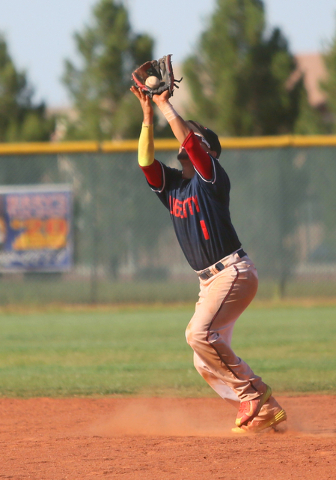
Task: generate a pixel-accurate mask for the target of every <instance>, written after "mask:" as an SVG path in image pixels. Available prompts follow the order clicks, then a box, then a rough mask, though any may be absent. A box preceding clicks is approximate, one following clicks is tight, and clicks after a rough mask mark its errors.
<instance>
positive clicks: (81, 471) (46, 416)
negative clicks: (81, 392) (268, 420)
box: [0, 396, 336, 480]
mask: <svg viewBox="0 0 336 480" xmlns="http://www.w3.org/2000/svg"><path fill="white" fill-rule="evenodd" d="M278 399H279V400H280V402H281V404H282V405H283V407H284V408H285V409H286V411H287V413H288V417H289V419H288V422H287V423H288V429H287V431H286V432H284V433H265V434H262V435H258V436H251V437H239V438H237V437H236V436H233V435H232V434H231V433H230V428H231V426H233V424H234V419H235V414H236V412H235V410H234V409H233V407H231V406H230V405H227V404H226V403H225V402H223V401H222V400H220V399H213V398H207V399H176V398H175V399H173V398H172V399H162V398H149V399H143V398H99V399H91V398H90V399H84V398H69V399H49V398H39V399H28V400H18V399H0V409H1V428H0V431H1V433H0V442H1V445H0V448H1V454H0V478H1V479H2V478H4V479H15V480H19V479H20V480H21V479H34V480H44V479H45V480H61V479H62V480H63V479H71V480H77V479H78V480H79V479H80V480H82V479H125V480H126V479H127V480H133V479H137V480H138V479H141V480H142V479H146V480H161V479H169V480H170V479H171V480H195V479H197V480H198V479H199V480H207V479H211V480H219V479H229V480H234V479H239V480H247V479H251V478H258V479H267V480H278V479H284V480H288V479H305V480H310V479H314V480H315V479H316V478H319V479H323V480H326V479H334V478H335V476H336V416H335V411H336V396H306V397H291V398H290V397H278Z"/></svg>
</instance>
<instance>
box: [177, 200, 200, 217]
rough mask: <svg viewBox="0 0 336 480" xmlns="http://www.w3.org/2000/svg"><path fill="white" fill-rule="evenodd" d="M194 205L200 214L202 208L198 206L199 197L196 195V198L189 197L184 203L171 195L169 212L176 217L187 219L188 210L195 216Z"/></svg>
mask: <svg viewBox="0 0 336 480" xmlns="http://www.w3.org/2000/svg"><path fill="white" fill-rule="evenodd" d="M193 205H194V208H195V209H196V212H197V213H199V212H200V208H199V205H198V199H197V195H195V197H189V198H187V199H186V200H183V201H182V200H178V199H177V198H172V197H171V195H169V210H170V214H171V215H174V217H178V218H187V216H188V210H189V213H190V215H194V210H193ZM187 207H188V208H187Z"/></svg>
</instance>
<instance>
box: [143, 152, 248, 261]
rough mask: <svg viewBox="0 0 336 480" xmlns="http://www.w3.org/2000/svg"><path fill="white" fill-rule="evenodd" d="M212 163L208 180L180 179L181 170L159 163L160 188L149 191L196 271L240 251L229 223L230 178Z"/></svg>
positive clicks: (196, 177)
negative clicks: (160, 168) (166, 211)
mask: <svg viewBox="0 0 336 480" xmlns="http://www.w3.org/2000/svg"><path fill="white" fill-rule="evenodd" d="M212 162H213V178H212V179H211V180H205V179H203V178H202V177H201V176H200V174H199V173H196V174H195V175H194V177H193V178H192V179H183V178H182V172H181V171H180V170H177V169H174V168H170V167H167V166H166V165H164V164H162V163H161V166H162V170H163V186H162V188H161V189H160V190H158V189H155V188H153V187H152V190H153V191H154V192H155V193H156V194H157V196H158V197H159V199H160V200H161V202H162V203H163V204H164V206H165V207H166V208H168V210H169V212H170V217H171V219H172V221H173V225H174V229H175V233H176V236H177V239H178V241H179V244H180V245H181V248H182V250H183V253H184V255H185V256H186V259H187V260H188V262H189V264H190V266H191V267H192V268H193V269H194V270H197V271H198V270H204V269H205V268H207V267H209V266H210V265H213V264H215V263H217V262H218V261H219V260H221V259H222V258H224V257H226V256H227V255H230V254H231V253H232V252H234V251H236V250H238V249H239V248H240V247H241V243H240V241H239V239H238V236H237V234H236V231H235V229H234V227H233V225H232V223H231V217H230V211H229V203H230V180H229V177H228V175H227V173H226V172H225V170H224V168H223V167H222V166H221V165H220V163H219V161H218V160H217V159H215V158H212ZM196 172H197V171H196Z"/></svg>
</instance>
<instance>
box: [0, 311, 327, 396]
mask: <svg viewBox="0 0 336 480" xmlns="http://www.w3.org/2000/svg"><path fill="white" fill-rule="evenodd" d="M192 313H193V307H192V306H176V307H138V308H135V307H134V308H119V309H117V308H115V309H113V308H110V309H108V308H107V309H105V310H102V309H91V310H87V311H85V310H84V307H82V309H81V310H78V311H76V310H72V311H71V310H69V309H68V310H66V309H64V310H63V311H62V310H59V311H56V310H55V311H35V312H31V313H29V312H27V313H17V312H14V313H13V312H12V313H10V312H6V311H3V312H2V313H1V315H0V344H1V348H0V385H1V392H0V393H1V395H2V396H15V397H30V396H74V395H78V396H84V395H93V396H96V395H155V396H158V395H160V396H163V395H170V396H215V393H213V392H212V390H211V389H210V387H208V386H207V384H206V383H205V382H204V381H203V380H202V379H201V377H200V376H199V375H198V373H197V372H196V371H195V370H194V367H193V364H192V350H191V349H190V347H189V346H188V345H187V344H186V342H185V339H184V330H185V327H186V325H187V323H188V321H189V319H190V317H191V316H192ZM335 339H336V306H315V307H303V306H282V307H281V306H278V307H268V308H266V307H263V306H260V307H259V306H258V305H257V306H252V307H250V308H249V309H248V310H247V311H246V312H245V313H244V315H243V316H242V317H241V319H240V320H239V321H238V322H237V324H236V328H235V332H234V338H233V346H234V348H235V350H236V352H237V354H238V355H239V356H241V357H242V358H244V359H245V360H246V361H247V362H249V363H250V365H251V366H252V368H253V369H254V370H255V372H256V373H257V374H259V375H261V376H262V377H263V379H264V380H265V381H266V382H267V383H269V384H271V385H272V387H273V390H274V391H275V392H287V393H293V394H294V393H302V392H305V393H309V392H315V393H336V340H335Z"/></svg>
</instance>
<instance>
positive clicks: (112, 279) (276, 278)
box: [0, 146, 336, 305]
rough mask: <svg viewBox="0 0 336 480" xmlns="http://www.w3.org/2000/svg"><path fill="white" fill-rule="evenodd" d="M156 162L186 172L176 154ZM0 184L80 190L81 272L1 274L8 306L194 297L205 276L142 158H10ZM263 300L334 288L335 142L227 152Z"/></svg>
mask: <svg viewBox="0 0 336 480" xmlns="http://www.w3.org/2000/svg"><path fill="white" fill-rule="evenodd" d="M156 158H157V159H159V160H161V161H162V162H164V163H166V164H168V165H171V166H174V167H178V163H177V160H176V151H173V150H159V151H158V150H157V151H156ZM0 162H1V168H0V186H1V187H4V186H9V185H10V186H18V185H36V184H39V185H43V184H46V185H50V184H56V185H57V184H67V185H71V187H72V191H73V214H72V215H73V218H72V238H73V257H74V258H73V266H72V267H71V268H70V269H69V270H68V271H65V272H50V271H49V272H40V271H38V269H30V271H15V272H12V271H8V270H6V269H3V270H2V272H1V274H0V275H1V290H0V304H2V305H8V304H18V303H23V304H36V303H53V302H57V303H134V302H184V301H187V302H189V301H191V302H193V301H195V300H196V297H197V293H198V279H197V276H196V275H195V273H194V272H193V271H192V270H191V269H190V267H189V265H188V264H187V262H186V260H185V259H184V257H183V254H182V252H181V250H180V247H179V245H178V243H177V240H176V238H175V235H174V232H173V228H172V224H171V221H170V218H169V212H168V211H167V210H165V208H164V207H163V206H162V204H161V202H160V201H159V200H158V199H157V198H156V195H155V194H154V193H153V192H152V191H151V190H150V189H149V187H148V186H147V184H146V181H145V178H144V176H143V173H142V172H141V170H140V169H139V167H138V165H137V153H136V151H123V152H111V153H106V152H103V151H100V152H99V151H97V152H91V153H57V152H56V153H47V154H41V153H29V154H28V153H21V154H13V153H11V154H2V155H1V156H0ZM220 162H221V164H222V165H223V166H224V168H225V169H226V171H227V172H228V174H229V177H230V180H231V215H232V220H233V224H234V226H235V228H236V230H237V232H238V236H239V238H240V240H241V242H242V244H243V248H244V250H245V251H247V252H248V254H249V256H250V257H251V258H252V259H253V260H254V261H255V263H256V266H257V268H258V272H259V280H260V285H259V292H258V297H259V298H274V297H286V296H287V297H320V296H335V293H336V193H335V186H334V183H335V179H336V146H335V147H334V146H309V147H291V146H284V147H273V146H272V147H269V148H257V147H256V146H254V147H253V148H224V149H223V151H222V155H221V158H220Z"/></svg>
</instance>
